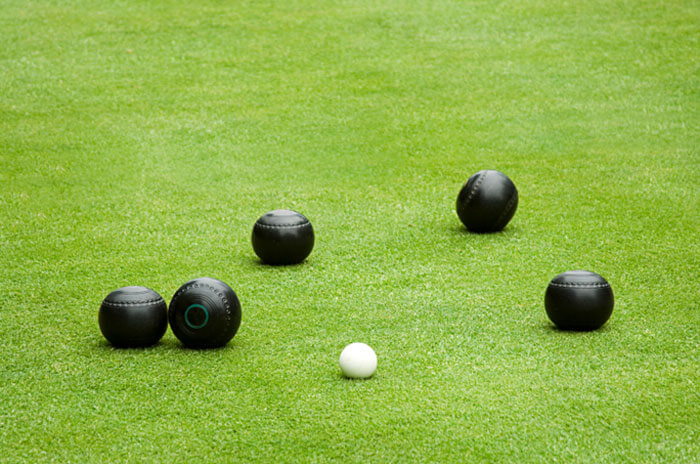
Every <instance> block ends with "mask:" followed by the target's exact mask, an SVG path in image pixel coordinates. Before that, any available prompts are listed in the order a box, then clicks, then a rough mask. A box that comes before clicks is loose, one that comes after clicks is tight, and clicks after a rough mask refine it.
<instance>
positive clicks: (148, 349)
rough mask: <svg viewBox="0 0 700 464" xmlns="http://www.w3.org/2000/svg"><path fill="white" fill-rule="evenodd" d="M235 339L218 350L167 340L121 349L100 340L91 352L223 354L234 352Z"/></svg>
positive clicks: (93, 344)
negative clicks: (190, 346)
mask: <svg viewBox="0 0 700 464" xmlns="http://www.w3.org/2000/svg"><path fill="white" fill-rule="evenodd" d="M236 345H237V344H236V343H235V339H234V340H231V341H230V342H228V343H227V344H226V345H224V346H221V347H218V348H188V347H186V346H185V345H183V344H182V343H181V342H180V341H178V340H172V339H166V340H161V341H159V342H158V343H156V344H154V345H151V346H140V347H121V346H114V345H112V344H111V343H109V342H108V341H107V340H99V341H97V342H94V343H92V344H91V345H90V348H91V350H95V351H98V352H104V353H111V354H115V353H124V354H134V353H153V352H157V351H158V352H179V353H217V354H220V353H223V352H226V351H233V350H235V348H236Z"/></svg>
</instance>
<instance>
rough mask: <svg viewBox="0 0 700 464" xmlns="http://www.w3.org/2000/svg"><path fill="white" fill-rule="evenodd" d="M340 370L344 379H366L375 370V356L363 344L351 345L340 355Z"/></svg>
mask: <svg viewBox="0 0 700 464" xmlns="http://www.w3.org/2000/svg"><path fill="white" fill-rule="evenodd" d="M338 362H339V363H340V369H341V370H342V371H343V374H344V375H345V377H349V378H351V379H366V378H369V377H372V374H374V371H376V370H377V355H376V354H375V353H374V350H373V349H372V348H371V347H370V346H369V345H366V344H364V343H351V344H349V345H348V346H346V347H345V349H343V352H342V353H340V359H339V361H338Z"/></svg>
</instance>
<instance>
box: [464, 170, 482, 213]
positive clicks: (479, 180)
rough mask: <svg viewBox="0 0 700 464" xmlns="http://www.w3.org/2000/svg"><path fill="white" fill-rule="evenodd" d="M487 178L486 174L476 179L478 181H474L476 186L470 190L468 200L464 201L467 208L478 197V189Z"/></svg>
mask: <svg viewBox="0 0 700 464" xmlns="http://www.w3.org/2000/svg"><path fill="white" fill-rule="evenodd" d="M485 177H486V172H484V173H482V174H480V175H479V177H477V178H476V180H475V181H474V185H472V188H471V189H470V190H469V193H467V198H466V199H465V200H464V204H465V206H466V205H468V204H469V203H470V202H471V201H472V199H473V198H474V196H475V195H476V191H477V189H478V188H479V187H480V186H481V184H482V182H484V178H485Z"/></svg>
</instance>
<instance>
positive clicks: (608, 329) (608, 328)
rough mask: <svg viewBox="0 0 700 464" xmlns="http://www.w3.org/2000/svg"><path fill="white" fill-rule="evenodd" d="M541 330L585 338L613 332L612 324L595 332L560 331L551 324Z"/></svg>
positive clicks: (546, 324) (545, 325) (543, 324)
mask: <svg viewBox="0 0 700 464" xmlns="http://www.w3.org/2000/svg"><path fill="white" fill-rule="evenodd" d="M539 327H540V328H541V329H543V330H544V331H545V332H549V333H557V334H563V335H567V336H577V335H578V336H583V335H587V334H596V333H607V332H611V329H610V324H605V325H604V326H603V327H601V328H599V329H595V330H570V329H560V328H559V327H557V326H556V325H554V324H553V323H551V322H544V323H542V324H541V325H540V326H539Z"/></svg>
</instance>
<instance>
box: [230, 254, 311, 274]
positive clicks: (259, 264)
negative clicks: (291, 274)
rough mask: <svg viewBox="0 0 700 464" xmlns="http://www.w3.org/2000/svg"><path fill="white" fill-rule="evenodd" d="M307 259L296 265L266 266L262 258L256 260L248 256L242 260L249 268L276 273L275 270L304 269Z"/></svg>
mask: <svg viewBox="0 0 700 464" xmlns="http://www.w3.org/2000/svg"><path fill="white" fill-rule="evenodd" d="M307 260H308V258H307V259H305V260H304V261H302V262H300V263H296V264H266V263H264V262H263V261H262V260H261V259H260V258H257V257H256V258H254V257H252V256H246V257H244V258H242V259H241V261H242V262H243V264H245V265H246V266H247V267H249V268H253V269H255V270H261V271H270V272H274V271H275V270H277V269H279V270H293V269H303V268H304V267H305V266H306V265H307Z"/></svg>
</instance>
